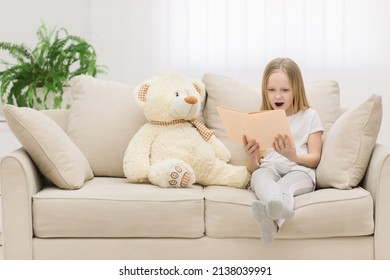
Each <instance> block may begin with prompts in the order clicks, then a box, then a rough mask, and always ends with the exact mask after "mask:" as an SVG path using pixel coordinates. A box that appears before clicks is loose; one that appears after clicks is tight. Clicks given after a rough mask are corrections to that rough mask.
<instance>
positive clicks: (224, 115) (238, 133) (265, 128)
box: [217, 107, 294, 149]
mask: <svg viewBox="0 0 390 280" xmlns="http://www.w3.org/2000/svg"><path fill="white" fill-rule="evenodd" d="M217 109H218V112H219V115H220V116H221V119H222V123H223V125H224V127H225V130H226V132H227V135H228V137H229V139H230V140H231V141H232V142H234V143H238V144H242V137H243V135H246V137H247V139H248V141H250V140H252V139H256V141H257V142H258V143H259V144H260V148H261V149H268V148H272V143H273V142H274V139H275V137H276V136H277V135H278V134H281V135H283V136H284V135H288V136H289V138H290V143H291V145H294V138H293V137H292V134H291V129H290V126H289V124H288V120H287V116H286V113H285V111H284V110H267V111H261V112H253V113H243V112H239V111H235V110H232V109H228V108H224V107H217Z"/></svg>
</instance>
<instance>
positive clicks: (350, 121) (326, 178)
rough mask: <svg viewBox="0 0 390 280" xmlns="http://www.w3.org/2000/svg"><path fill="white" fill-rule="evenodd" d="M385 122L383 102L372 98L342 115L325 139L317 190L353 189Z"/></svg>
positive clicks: (360, 178) (365, 167) (362, 173)
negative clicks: (328, 188)
mask: <svg viewBox="0 0 390 280" xmlns="http://www.w3.org/2000/svg"><path fill="white" fill-rule="evenodd" d="M381 121H382V99H381V97H380V96H377V95H372V96H371V97H370V98H368V99H367V100H366V101H364V102H363V103H362V104H361V105H359V106H357V107H356V108H354V109H351V110H349V111H347V112H346V113H344V114H343V115H341V116H340V118H339V119H338V120H337V121H336V123H335V124H334V125H333V126H332V128H331V129H330V131H329V133H328V134H327V136H326V137H325V139H324V145H323V151H322V157H321V161H320V164H319V165H318V168H317V171H316V173H317V187H318V188H327V187H335V188H338V189H350V188H352V187H356V186H357V185H358V184H359V183H360V181H361V180H362V178H363V176H364V174H365V173H366V169H367V166H368V162H369V160H370V157H371V153H372V151H373V149H374V146H375V144H376V140H377V137H378V133H379V129H380V126H381Z"/></svg>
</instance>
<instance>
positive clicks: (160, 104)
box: [134, 73, 205, 122]
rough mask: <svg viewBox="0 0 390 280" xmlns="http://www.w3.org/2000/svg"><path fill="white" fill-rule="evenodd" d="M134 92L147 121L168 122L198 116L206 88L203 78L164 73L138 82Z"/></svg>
mask: <svg viewBox="0 0 390 280" xmlns="http://www.w3.org/2000/svg"><path fill="white" fill-rule="evenodd" d="M134 93H135V99H136V102H137V104H139V105H140V106H141V108H143V111H144V114H145V117H146V119H147V120H148V121H164V122H169V121H173V120H191V119H194V118H196V117H197V115H198V114H199V112H200V109H201V102H202V98H203V97H204V96H205V89H204V85H203V84H202V83H201V82H200V81H196V80H193V79H189V78H186V77H184V76H181V75H179V74H176V73H162V74H160V75H158V76H156V77H154V78H152V79H150V80H147V81H145V82H143V83H141V84H140V85H138V86H137V87H136V88H135V90H134Z"/></svg>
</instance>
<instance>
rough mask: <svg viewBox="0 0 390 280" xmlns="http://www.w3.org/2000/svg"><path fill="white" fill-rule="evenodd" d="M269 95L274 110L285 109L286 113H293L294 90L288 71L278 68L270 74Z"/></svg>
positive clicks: (288, 114)
mask: <svg viewBox="0 0 390 280" xmlns="http://www.w3.org/2000/svg"><path fill="white" fill-rule="evenodd" d="M267 95H268V100H269V102H270V104H271V107H272V108H273V109H274V110H281V109H283V110H285V111H286V115H287V116H290V115H292V103H293V92H292V89H291V85H290V80H289V79H288V76H287V75H286V73H284V72H283V71H282V70H277V71H276V72H274V73H272V74H271V75H270V76H269V79H268V83H267Z"/></svg>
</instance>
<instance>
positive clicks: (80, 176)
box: [4, 105, 93, 190]
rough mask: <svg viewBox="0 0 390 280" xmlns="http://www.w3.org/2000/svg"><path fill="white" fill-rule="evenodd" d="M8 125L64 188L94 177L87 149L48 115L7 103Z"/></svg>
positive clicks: (78, 185)
mask: <svg viewBox="0 0 390 280" xmlns="http://www.w3.org/2000/svg"><path fill="white" fill-rule="evenodd" d="M4 114H5V118H6V120H7V123H8V126H9V127H10V129H11V131H12V132H13V133H14V134H15V136H16V138H17V139H18V140H19V141H20V143H21V144H22V145H23V147H24V149H25V150H26V151H27V153H28V154H29V155H30V156H31V158H32V160H33V161H34V163H35V164H36V165H37V167H38V169H39V171H40V172H41V173H42V174H43V175H44V176H45V177H46V178H47V179H49V180H50V181H51V182H53V184H55V185H56V186H58V187H59V188H61V189H70V190H74V189H79V188H81V187H82V185H83V184H84V182H85V181H86V180H89V179H92V178H93V173H92V170H91V168H90V166H89V163H88V161H87V159H86V158H85V156H84V155H83V153H82V152H81V151H80V150H79V149H78V148H77V146H76V145H75V144H74V143H73V142H72V141H71V140H70V139H69V137H68V135H66V133H65V132H64V131H63V130H62V129H61V128H60V127H59V126H58V125H57V124H56V123H55V121H53V120H52V119H50V118H49V117H48V116H46V115H45V114H43V113H42V112H40V111H37V110H34V109H31V108H19V107H16V106H13V105H4Z"/></svg>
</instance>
